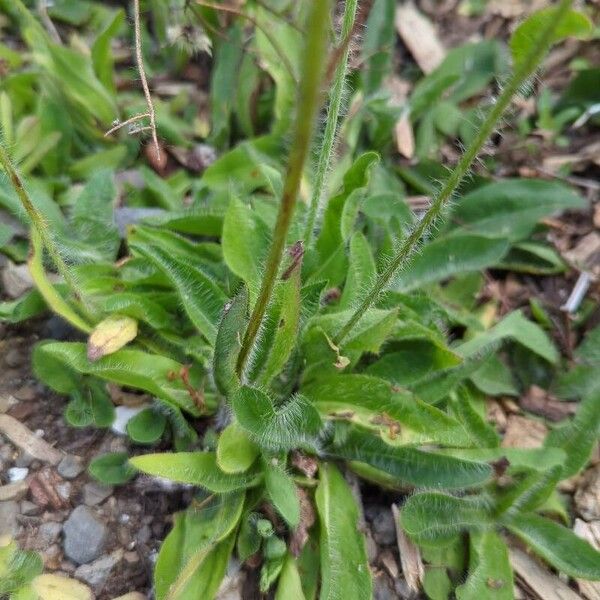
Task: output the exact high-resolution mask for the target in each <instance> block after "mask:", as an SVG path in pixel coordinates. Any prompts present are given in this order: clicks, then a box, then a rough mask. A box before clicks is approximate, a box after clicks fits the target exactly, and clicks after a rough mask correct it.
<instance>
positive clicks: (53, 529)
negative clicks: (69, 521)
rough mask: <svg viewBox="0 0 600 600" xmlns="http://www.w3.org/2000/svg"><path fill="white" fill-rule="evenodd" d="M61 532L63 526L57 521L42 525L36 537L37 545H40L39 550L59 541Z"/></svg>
mask: <svg viewBox="0 0 600 600" xmlns="http://www.w3.org/2000/svg"><path fill="white" fill-rule="evenodd" d="M61 531H62V525H61V524H60V523H57V522H56V521H48V522H47V523H42V524H41V525H40V526H39V528H38V530H37V535H36V544H37V545H38V549H39V550H43V549H45V548H48V547H49V546H51V545H52V544H54V543H55V542H56V541H58V538H59V537H60V533H61Z"/></svg>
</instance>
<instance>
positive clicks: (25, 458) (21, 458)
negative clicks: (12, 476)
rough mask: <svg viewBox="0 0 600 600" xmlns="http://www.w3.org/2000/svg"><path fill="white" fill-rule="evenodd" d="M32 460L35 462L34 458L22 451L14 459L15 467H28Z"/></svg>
mask: <svg viewBox="0 0 600 600" xmlns="http://www.w3.org/2000/svg"><path fill="white" fill-rule="evenodd" d="M34 460H35V458H34V457H33V456H31V454H29V452H25V451H24V450H21V452H19V455H18V456H17V458H16V459H15V466H17V467H29V466H30V465H31V463H32V462H33V461H34Z"/></svg>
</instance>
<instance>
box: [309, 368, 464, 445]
mask: <svg viewBox="0 0 600 600" xmlns="http://www.w3.org/2000/svg"><path fill="white" fill-rule="evenodd" d="M302 393H303V394H306V396H307V397H308V398H310V399H311V400H312V402H313V403H314V405H315V406H316V408H318V409H319V411H321V413H323V414H325V415H332V416H335V415H337V414H346V415H348V416H349V417H350V418H352V417H353V416H354V415H353V414H352V415H349V413H354V414H356V416H357V417H359V418H360V417H362V419H361V421H362V422H363V423H364V422H365V421H367V422H369V423H372V424H377V422H380V423H382V424H383V425H384V426H385V425H386V424H388V425H391V424H392V423H393V422H394V421H396V422H397V423H398V424H400V425H401V427H399V428H398V429H399V431H398V433H397V434H396V435H397V437H398V439H399V440H401V441H403V442H407V443H409V442H412V443H427V442H429V443H441V444H449V445H457V446H461V445H470V443H471V439H470V436H468V435H466V432H465V430H464V428H463V426H462V425H461V424H460V423H459V422H458V421H456V419H453V418H452V417H450V416H448V415H446V414H445V413H444V412H442V411H441V410H439V409H438V408H436V407H434V406H431V405H429V404H426V403H425V402H423V401H421V400H419V399H418V398H416V397H414V396H412V395H411V394H407V393H405V392H404V393H403V392H395V391H394V390H392V386H391V385H390V384H389V383H388V382H387V381H384V380H382V379H379V378H377V377H372V376H370V375H362V374H355V373H352V374H348V375H332V376H328V377H326V378H322V379H317V380H315V381H313V382H311V383H310V384H308V385H307V386H305V387H303V388H302ZM378 417H379V418H378ZM382 417H385V418H383V419H382Z"/></svg>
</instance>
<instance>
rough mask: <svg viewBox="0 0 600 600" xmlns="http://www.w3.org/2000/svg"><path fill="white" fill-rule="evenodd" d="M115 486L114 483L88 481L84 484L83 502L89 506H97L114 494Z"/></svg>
mask: <svg viewBox="0 0 600 600" xmlns="http://www.w3.org/2000/svg"><path fill="white" fill-rule="evenodd" d="M113 491H114V488H113V486H112V485H102V484H101V483H95V482H91V483H86V484H85V485H84V486H83V502H84V504H86V505H87V506H96V505H97V504H102V502H104V501H105V500H106V499H107V498H108V497H109V496H111V495H112V493H113Z"/></svg>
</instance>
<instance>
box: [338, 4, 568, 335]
mask: <svg viewBox="0 0 600 600" xmlns="http://www.w3.org/2000/svg"><path fill="white" fill-rule="evenodd" d="M572 4H573V0H561V2H560V3H559V4H558V5H557V7H556V10H555V12H554V13H553V15H552V18H550V19H548V21H546V23H545V24H544V27H543V28H542V29H541V30H540V32H539V37H538V39H537V40H536V43H535V44H532V45H531V48H530V50H529V51H528V53H527V54H526V55H525V56H523V57H522V58H520V60H519V61H518V63H517V65H516V68H515V70H514V72H513V75H512V76H511V77H510V79H509V81H508V82H507V84H506V86H505V87H504V89H503V91H502V93H501V95H500V97H499V98H498V99H497V101H496V102H495V103H494V105H493V106H492V108H491V109H490V111H489V112H488V114H487V116H486V117H485V119H484V121H483V123H482V124H481V126H480V128H479V131H478V132H477V135H476V137H475V139H474V140H473V141H472V142H471V144H470V146H469V147H468V148H467V150H466V151H465V153H464V154H463V155H462V157H461V159H460V160H459V162H458V164H457V165H456V167H455V168H454V170H453V171H452V173H451V174H450V176H449V177H448V179H447V180H446V181H445V183H444V184H443V186H442V187H441V188H440V190H439V191H438V193H437V194H436V195H435V196H434V198H433V201H432V203H431V207H430V208H429V210H428V211H427V212H426V213H425V215H424V217H423V218H422V219H421V221H420V222H419V223H418V225H417V226H416V227H415V228H414V229H413V230H412V232H411V233H410V235H409V236H408V237H407V238H406V239H405V240H404V241H403V242H402V243H401V244H400V246H399V248H398V250H397V251H396V253H395V254H394V255H393V257H392V259H391V260H390V262H389V264H388V265H387V267H386V268H385V269H384V270H383V271H382V273H381V274H380V275H379V277H378V278H377V280H376V281H375V283H374V284H373V287H372V288H371V289H370V290H369V292H368V293H367V294H366V295H365V297H364V299H363V300H362V302H361V304H360V305H359V306H358V308H357V309H356V310H355V311H354V313H353V314H352V316H351V317H350V318H349V319H348V321H347V322H346V324H345V325H344V326H343V327H342V328H341V329H340V331H339V332H338V334H337V335H336V336H335V339H334V343H335V344H337V345H339V344H341V343H343V341H344V340H345V339H346V337H347V336H348V334H349V333H350V332H351V331H352V329H353V328H354V326H355V325H356V324H357V323H358V322H359V321H360V319H361V318H362V317H363V315H364V314H365V313H366V312H367V310H368V309H369V307H371V306H372V305H373V304H374V303H375V302H376V301H377V299H378V298H379V296H380V295H381V293H382V292H384V291H385V290H386V289H387V287H388V285H389V284H390V282H391V281H392V279H393V278H394V277H395V276H396V274H397V273H398V272H399V270H400V269H401V268H402V267H403V266H404V265H405V264H406V262H407V261H408V259H409V258H410V257H411V256H412V254H413V252H414V251H415V249H416V248H417V246H418V244H419V241H420V240H421V238H422V237H423V235H424V234H425V233H426V232H428V231H429V230H430V228H431V226H432V225H433V223H434V222H435V221H436V219H437V218H438V217H439V215H440V213H441V212H442V209H443V208H444V206H445V205H446V204H447V202H448V201H449V200H450V199H451V198H452V196H453V194H454V192H455V191H456V189H457V188H458V186H459V185H460V184H461V182H462V181H463V179H464V178H465V176H466V175H467V173H468V172H469V170H470V168H471V165H472V164H473V161H474V160H475V159H476V158H477V155H478V154H479V152H480V151H481V149H482V148H483V146H484V144H485V143H486V141H487V140H488V138H489V137H490V136H491V135H492V133H493V132H494V131H495V129H496V126H497V124H498V122H499V121H500V119H501V118H502V116H503V114H504V112H505V111H506V109H507V108H508V107H509V105H510V103H511V100H512V98H513V96H515V95H516V94H517V93H518V92H519V90H520V89H521V88H522V87H523V85H524V84H526V82H527V81H528V80H529V79H530V77H531V76H532V75H533V74H534V73H535V71H536V69H537V68H538V66H539V65H540V63H541V61H542V60H543V58H544V56H545V55H546V53H547V51H548V49H549V47H550V46H551V44H552V42H553V40H554V39H555V36H556V34H557V31H558V30H559V27H560V24H561V22H562V20H563V18H564V17H565V16H566V15H567V13H568V12H569V10H570V9H571V6H572Z"/></svg>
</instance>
